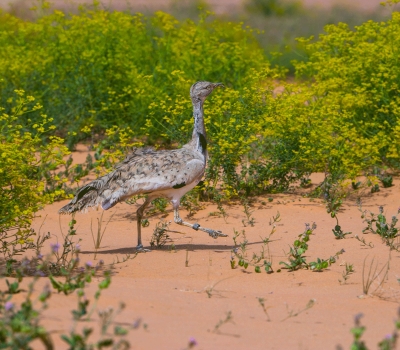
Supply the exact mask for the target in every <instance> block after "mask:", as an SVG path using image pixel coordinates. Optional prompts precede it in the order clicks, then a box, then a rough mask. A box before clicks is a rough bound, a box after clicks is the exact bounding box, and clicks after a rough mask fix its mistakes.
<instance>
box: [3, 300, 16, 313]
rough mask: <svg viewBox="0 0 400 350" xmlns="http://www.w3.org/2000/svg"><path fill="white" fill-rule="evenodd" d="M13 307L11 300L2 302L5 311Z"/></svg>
mask: <svg viewBox="0 0 400 350" xmlns="http://www.w3.org/2000/svg"><path fill="white" fill-rule="evenodd" d="M13 307H14V304H13V303H12V302H11V301H7V302H6V303H5V304H4V309H5V310H6V311H10V310H12V308H13Z"/></svg>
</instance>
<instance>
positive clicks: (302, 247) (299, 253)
mask: <svg viewBox="0 0 400 350" xmlns="http://www.w3.org/2000/svg"><path fill="white" fill-rule="evenodd" d="M316 228H317V225H316V224H315V222H313V224H312V225H311V226H310V224H306V229H305V230H304V232H303V233H302V234H300V235H299V236H298V237H299V239H296V240H295V241H294V243H293V246H291V247H290V250H289V254H288V259H289V261H288V262H284V261H281V262H280V263H279V264H280V265H283V268H285V269H288V270H289V271H296V270H298V269H302V268H308V264H307V262H306V258H305V256H304V253H305V252H306V251H307V249H308V241H309V240H310V236H311V234H312V233H313V231H314V230H315V229H316Z"/></svg>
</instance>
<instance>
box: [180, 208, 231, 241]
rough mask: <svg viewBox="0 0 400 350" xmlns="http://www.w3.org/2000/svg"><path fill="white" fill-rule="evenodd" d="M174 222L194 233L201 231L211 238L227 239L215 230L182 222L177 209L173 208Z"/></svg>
mask: <svg viewBox="0 0 400 350" xmlns="http://www.w3.org/2000/svg"><path fill="white" fill-rule="evenodd" d="M174 221H175V223H177V224H178V225H184V226H188V227H191V228H192V229H193V230H196V231H198V230H200V231H203V232H207V233H208V234H209V235H210V236H211V237H212V238H218V237H228V235H225V234H223V233H222V232H221V231H215V230H212V229H210V228H205V227H202V226H200V225H199V224H197V223H194V224H191V223H190V222H186V221H183V220H182V219H181V217H180V216H179V211H178V208H174Z"/></svg>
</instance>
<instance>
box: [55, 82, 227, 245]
mask: <svg viewBox="0 0 400 350" xmlns="http://www.w3.org/2000/svg"><path fill="white" fill-rule="evenodd" d="M218 86H223V85H222V84H220V83H209V82H207V81H198V82H197V83H195V84H193V85H192V86H191V88H190V97H191V99H192V103H193V117H194V128H193V135H192V139H191V140H190V142H189V143H187V144H186V145H184V146H183V147H182V148H180V149H174V150H161V151H155V150H153V149H139V150H136V151H134V152H133V153H131V154H129V155H128V156H127V157H126V158H125V160H124V161H123V162H122V163H120V164H118V165H117V166H116V167H115V169H114V170H113V171H112V172H111V173H109V174H107V175H105V176H102V177H100V178H98V179H97V180H94V181H92V182H91V183H89V184H87V185H86V186H84V187H82V188H81V189H80V190H79V191H78V193H77V194H76V196H75V198H73V199H72V200H71V202H69V203H68V204H67V205H66V206H64V207H62V208H61V209H60V210H59V213H60V214H71V213H74V212H77V211H82V210H85V209H86V208H89V207H93V206H96V205H99V204H100V205H101V207H102V208H103V209H104V210H108V209H110V208H112V207H113V206H114V205H116V204H117V203H118V202H122V201H125V200H126V199H128V198H129V197H131V196H134V195H138V194H147V198H146V200H145V201H144V203H143V204H142V205H141V206H140V207H139V209H138V210H137V212H136V213H137V235H138V245H137V247H136V249H137V250H138V251H147V250H146V249H144V248H143V245H142V237H141V221H142V218H143V213H144V210H145V209H146V207H147V206H148V205H149V203H150V202H151V201H152V200H153V199H155V198H158V197H165V198H167V199H169V200H170V201H171V202H172V205H173V208H174V221H175V222H176V223H177V224H179V225H184V226H188V227H191V228H193V229H194V230H196V231H197V230H201V231H204V232H207V233H208V234H209V235H210V236H211V237H213V238H217V237H226V236H227V235H225V234H223V233H222V232H221V231H215V230H212V229H209V228H205V227H202V226H200V225H199V224H197V223H195V224H191V223H189V222H185V221H183V220H182V219H181V218H180V216H179V212H178V209H179V204H180V199H181V198H182V196H183V195H184V194H185V193H186V192H188V191H190V190H191V189H192V188H193V187H195V186H196V185H197V184H198V183H199V181H200V180H201V178H202V177H203V175H204V170H205V168H206V162H207V138H206V129H205V127H204V116H203V104H204V101H205V99H206V98H207V96H208V95H209V94H210V93H211V92H212V91H213V90H214V89H215V88H216V87H218Z"/></svg>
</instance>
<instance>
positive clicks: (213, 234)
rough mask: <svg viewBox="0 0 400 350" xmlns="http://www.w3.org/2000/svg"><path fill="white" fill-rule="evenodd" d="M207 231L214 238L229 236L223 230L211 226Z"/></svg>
mask: <svg viewBox="0 0 400 350" xmlns="http://www.w3.org/2000/svg"><path fill="white" fill-rule="evenodd" d="M205 231H206V232H207V233H208V234H209V235H210V236H211V237H212V238H218V237H228V235H226V234H224V233H222V232H221V231H215V230H212V229H210V228H207V229H205Z"/></svg>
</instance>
